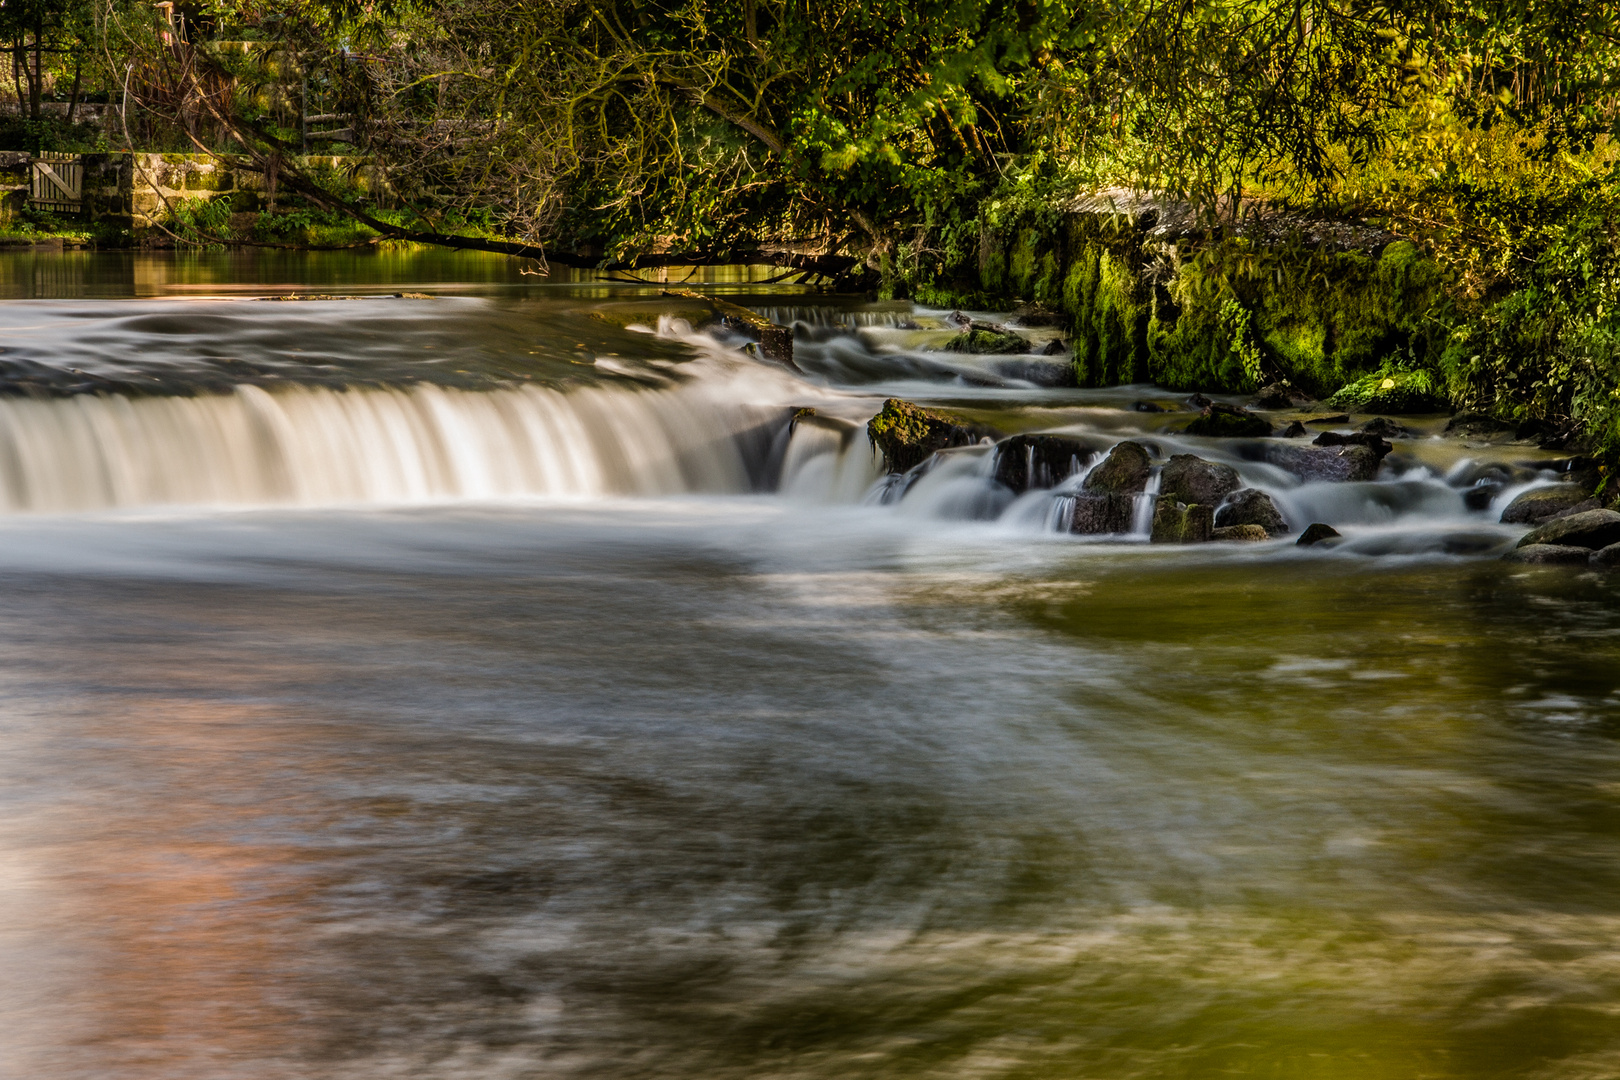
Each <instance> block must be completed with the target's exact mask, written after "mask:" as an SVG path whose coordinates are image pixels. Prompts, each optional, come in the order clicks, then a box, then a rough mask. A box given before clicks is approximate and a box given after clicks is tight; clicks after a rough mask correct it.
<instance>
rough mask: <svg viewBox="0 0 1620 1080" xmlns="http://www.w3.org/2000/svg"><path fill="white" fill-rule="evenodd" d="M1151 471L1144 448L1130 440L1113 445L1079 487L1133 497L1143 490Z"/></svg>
mask: <svg viewBox="0 0 1620 1080" xmlns="http://www.w3.org/2000/svg"><path fill="white" fill-rule="evenodd" d="M1152 471H1153V468H1152V465H1151V464H1149V459H1148V452H1147V448H1146V447H1145V446H1143V445H1142V444H1141V443H1137V442H1130V441H1126V442H1122V443H1116V444H1115V445H1114V448H1113V449H1112V450H1110V451H1108V457H1107V459H1106V460H1104V461H1103V463H1102V464H1101V465H1098V466H1097V467H1096V468H1095V469H1092V470H1091V472H1089V473H1087V474H1086V480H1085V483H1083V484H1081V485H1080V486H1081V487H1082V488H1084V489H1085V490H1086V491H1096V492H1112V493H1114V494H1116V495H1134V494H1136V493H1137V492H1139V491H1142V490H1144V489H1145V488H1146V487H1147V482H1148V476H1149V474H1150V473H1151V472H1152Z"/></svg>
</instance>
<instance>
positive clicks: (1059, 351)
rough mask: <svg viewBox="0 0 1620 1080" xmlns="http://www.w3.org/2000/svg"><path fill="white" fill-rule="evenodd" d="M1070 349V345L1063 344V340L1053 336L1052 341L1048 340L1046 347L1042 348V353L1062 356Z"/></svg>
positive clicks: (1043, 354)
mask: <svg viewBox="0 0 1620 1080" xmlns="http://www.w3.org/2000/svg"><path fill="white" fill-rule="evenodd" d="M1068 351H1069V347H1068V346H1067V345H1065V344H1063V342H1062V341H1060V340H1058V339H1057V338H1053V339H1052V340H1051V341H1048V342H1047V343H1046V347H1045V348H1043V349H1042V350H1041V355H1042V356H1062V355H1063V354H1064V353H1066V352H1068Z"/></svg>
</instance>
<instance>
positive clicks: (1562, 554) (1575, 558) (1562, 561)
mask: <svg viewBox="0 0 1620 1080" xmlns="http://www.w3.org/2000/svg"><path fill="white" fill-rule="evenodd" d="M1593 554H1594V553H1593V551H1592V549H1590V548H1584V547H1575V546H1574V545H1571V544H1529V545H1527V546H1525V547H1519V548H1514V549H1513V550H1512V551H1510V552H1508V553H1507V554H1506V555H1504V556H1502V561H1503V562H1511V563H1530V564H1532V565H1535V566H1576V565H1580V566H1585V565H1587V564H1588V563H1589V562H1590V560H1591V558H1592V556H1593Z"/></svg>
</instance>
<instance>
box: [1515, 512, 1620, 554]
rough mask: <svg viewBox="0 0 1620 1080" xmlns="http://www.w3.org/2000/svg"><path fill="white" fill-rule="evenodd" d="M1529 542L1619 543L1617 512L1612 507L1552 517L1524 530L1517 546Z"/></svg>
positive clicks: (1601, 545) (1590, 545)
mask: <svg viewBox="0 0 1620 1080" xmlns="http://www.w3.org/2000/svg"><path fill="white" fill-rule="evenodd" d="M1532 544H1559V545H1563V546H1565V547H1583V548H1587V549H1589V550H1595V549H1597V548H1605V547H1608V546H1609V545H1610V544H1620V514H1617V513H1615V512H1614V511H1613V510H1583V511H1581V512H1580V513H1578V514H1571V515H1569V516H1568V517H1561V518H1553V519H1552V520H1551V521H1547V522H1544V523H1542V524H1541V525H1538V526H1536V527H1535V528H1534V529H1531V530H1530V531H1529V532H1527V533H1525V534H1524V538H1523V539H1521V540H1520V541H1519V544H1518V546H1519V547H1530V546H1531V545H1532Z"/></svg>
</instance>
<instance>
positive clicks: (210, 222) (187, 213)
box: [164, 196, 231, 248]
mask: <svg viewBox="0 0 1620 1080" xmlns="http://www.w3.org/2000/svg"><path fill="white" fill-rule="evenodd" d="M164 224H165V225H166V226H167V228H168V229H169V230H170V231H171V232H172V233H173V234H174V235H175V236H176V237H177V238H178V239H179V241H180V242H181V243H184V244H189V245H192V246H194V247H202V248H213V247H220V246H222V245H224V244H225V243H226V242H228V239H229V236H228V234H229V232H230V225H231V205H230V202H229V200H226V199H209V198H205V197H202V196H196V197H193V198H186V199H174V200H172V201H171V202H170V203H169V213H168V220H167V221H165V222H164Z"/></svg>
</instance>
